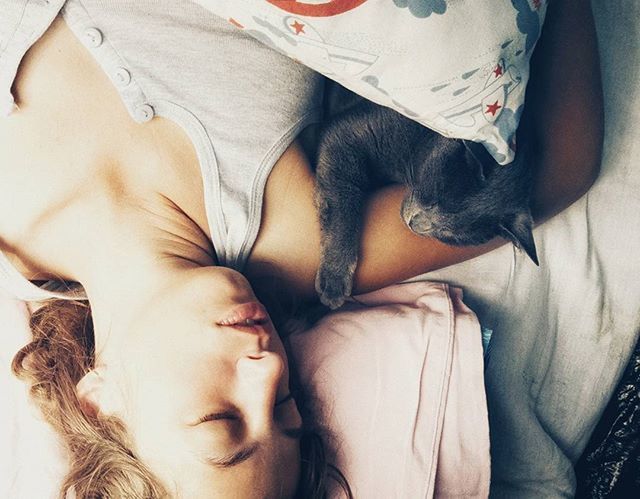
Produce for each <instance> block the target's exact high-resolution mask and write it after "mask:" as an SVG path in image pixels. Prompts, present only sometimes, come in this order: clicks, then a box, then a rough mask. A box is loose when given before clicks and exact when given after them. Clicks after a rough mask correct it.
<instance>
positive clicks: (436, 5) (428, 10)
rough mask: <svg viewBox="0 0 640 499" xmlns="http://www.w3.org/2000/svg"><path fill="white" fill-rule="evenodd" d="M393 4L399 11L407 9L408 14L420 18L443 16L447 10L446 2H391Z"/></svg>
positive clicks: (412, 0) (417, 0)
mask: <svg viewBox="0 0 640 499" xmlns="http://www.w3.org/2000/svg"><path fill="white" fill-rule="evenodd" d="M393 3H395V4H396V6H397V7H400V8H401V9H403V8H405V7H409V12H411V13H412V14H413V15H414V16H416V17H420V18H423V17H429V16H430V15H431V14H444V12H445V10H447V2H446V0H393Z"/></svg>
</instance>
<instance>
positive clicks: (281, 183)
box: [246, 141, 320, 297]
mask: <svg viewBox="0 0 640 499" xmlns="http://www.w3.org/2000/svg"><path fill="white" fill-rule="evenodd" d="M313 190H314V175H313V171H312V168H311V165H310V163H309V160H308V158H307V157H306V155H305V153H304V150H303V148H302V146H301V145H300V143H299V142H298V141H294V142H293V143H292V144H291V145H290V146H289V147H288V148H287V150H286V151H285V152H284V154H283V155H282V156H281V157H280V159H279V160H278V161H277V163H276V164H275V166H274V167H273V170H272V171H271V174H270V176H269V179H268V181H267V186H266V189H265V193H264V201H263V207H262V220H261V224H260V231H259V233H258V238H257V240H256V242H255V244H254V247H253V250H252V252H251V255H250V256H249V260H248V263H247V267H246V273H247V275H248V277H249V278H252V277H254V278H255V277H259V276H262V275H274V274H275V275H277V276H278V277H279V278H280V279H281V280H282V281H283V282H284V283H285V284H286V285H287V286H288V287H289V288H290V290H291V291H292V292H294V293H297V294H300V295H302V296H304V297H311V296H313V295H314V289H313V282H314V279H315V272H316V269H317V267H318V262H319V259H320V226H319V224H318V216H317V214H316V208H315V205H314V201H313Z"/></svg>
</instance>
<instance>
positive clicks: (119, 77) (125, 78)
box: [113, 67, 131, 88]
mask: <svg viewBox="0 0 640 499" xmlns="http://www.w3.org/2000/svg"><path fill="white" fill-rule="evenodd" d="M113 80H114V81H115V83H116V85H117V86H119V87H120V88H122V87H126V86H127V85H129V83H131V73H129V71H128V70H127V69H126V68H123V67H119V68H116V70H115V72H114V73H113Z"/></svg>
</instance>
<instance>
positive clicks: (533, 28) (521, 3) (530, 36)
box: [511, 0, 540, 54]
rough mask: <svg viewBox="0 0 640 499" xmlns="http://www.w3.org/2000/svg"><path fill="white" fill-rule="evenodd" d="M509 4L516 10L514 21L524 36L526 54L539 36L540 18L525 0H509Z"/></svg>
mask: <svg viewBox="0 0 640 499" xmlns="http://www.w3.org/2000/svg"><path fill="white" fill-rule="evenodd" d="M511 4H512V5H513V7H514V9H516V10H517V11H518V17H517V18H516V22H517V24H518V29H519V30H520V32H521V33H522V34H523V35H525V37H526V42H525V50H526V52H527V54H528V53H529V52H530V51H531V49H532V48H533V47H534V45H535V44H536V41H537V40H538V36H540V18H539V17H538V13H537V12H536V11H535V10H533V9H532V8H531V6H530V5H529V2H528V1H527V0H511Z"/></svg>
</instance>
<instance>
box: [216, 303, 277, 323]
mask: <svg viewBox="0 0 640 499" xmlns="http://www.w3.org/2000/svg"><path fill="white" fill-rule="evenodd" d="M268 322H269V314H267V311H266V309H265V308H264V306H263V305H262V304H261V303H259V302H257V301H254V302H249V303H243V304H242V305H238V306H237V307H235V308H233V309H232V310H231V311H230V312H229V313H227V314H226V315H224V316H223V317H221V318H220V319H219V320H218V321H216V324H217V325H219V326H243V327H254V326H260V325H262V324H266V323H268Z"/></svg>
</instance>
